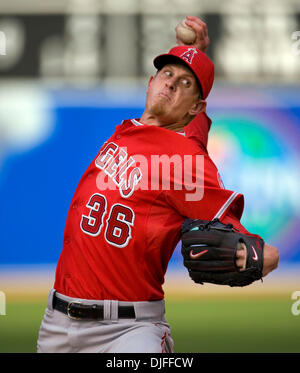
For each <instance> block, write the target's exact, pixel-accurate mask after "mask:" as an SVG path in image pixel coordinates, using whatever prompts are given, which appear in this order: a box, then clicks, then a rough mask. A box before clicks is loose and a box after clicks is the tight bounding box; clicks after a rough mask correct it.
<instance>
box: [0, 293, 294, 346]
mask: <svg viewBox="0 0 300 373" xmlns="http://www.w3.org/2000/svg"><path fill="white" fill-rule="evenodd" d="M46 297H47V296H45V297H44V298H43V299H42V300H41V299H40V298H36V299H34V298H33V299H31V300H30V301H29V300H27V301H25V300H23V301H20V300H19V301H17V300H15V299H14V300H12V299H11V300H10V299H9V297H8V299H7V304H6V316H0V352H35V351H36V340H37V334H38V330H39V326H40V322H41V319H42V317H43V313H44V309H45V302H46ZM166 316H167V319H168V321H169V323H170V325H171V328H172V335H173V339H174V342H175V352H300V315H299V316H294V315H293V314H292V312H291V300H290V299H289V298H288V297H283V296H278V297H277V296H268V297H255V296H251V297H249V298H248V299H246V298H245V297H241V298H240V297H231V298H230V297H229V298H225V297H219V298H218V297H217V296H214V297H213V296H210V297H204V298H203V299H200V300H199V299H193V298H192V297H191V298H188V297H186V299H175V298H174V297H173V298H172V297H170V298H167V300H166Z"/></svg>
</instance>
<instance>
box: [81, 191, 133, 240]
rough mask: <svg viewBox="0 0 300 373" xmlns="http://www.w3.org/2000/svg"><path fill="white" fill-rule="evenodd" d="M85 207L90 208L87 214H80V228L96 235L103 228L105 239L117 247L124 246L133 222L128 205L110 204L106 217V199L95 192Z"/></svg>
mask: <svg viewBox="0 0 300 373" xmlns="http://www.w3.org/2000/svg"><path fill="white" fill-rule="evenodd" d="M86 207H87V208H88V209H89V210H90V213H89V215H88V216H86V215H82V218H81V222H80V228H81V230H82V231H83V232H84V233H86V234H88V235H90V236H94V237H96V236H98V235H99V234H100V233H101V231H102V229H104V238H105V240H106V241H107V242H108V243H109V244H111V245H113V246H117V247H125V246H127V245H128V242H129V241H130V239H131V238H132V235H131V231H132V226H133V223H134V212H133V211H132V209H131V208H129V207H128V206H124V205H122V204H120V203H116V204H114V205H112V206H111V208H110V210H109V214H108V218H107V219H106V221H104V217H105V215H106V214H107V212H108V211H107V200H106V198H105V196H103V195H102V194H98V193H95V194H93V195H92V196H91V198H90V199H89V202H88V204H87V205H86Z"/></svg>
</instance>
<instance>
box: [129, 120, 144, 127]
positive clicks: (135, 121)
mask: <svg viewBox="0 0 300 373" xmlns="http://www.w3.org/2000/svg"><path fill="white" fill-rule="evenodd" d="M131 122H132V123H133V124H134V125H135V126H143V123H140V122H138V121H137V120H135V119H131Z"/></svg>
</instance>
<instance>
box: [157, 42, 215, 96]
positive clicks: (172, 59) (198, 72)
mask: <svg viewBox="0 0 300 373" xmlns="http://www.w3.org/2000/svg"><path fill="white" fill-rule="evenodd" d="M178 61H181V62H183V63H184V64H186V66H188V67H189V68H190V69H191V70H192V72H193V73H194V75H195V77H196V79H197V80H198V82H199V85H200V89H201V95H202V99H203V100H205V99H206V97H207V96H208V95H209V92H210V90H211V88H212V85H213V82H214V76H215V73H214V64H213V62H212V61H211V60H210V58H209V57H208V56H207V55H206V54H205V53H203V52H202V51H201V50H200V49H198V48H196V47H191V46H186V45H178V46H176V47H173V48H172V49H170V51H169V53H165V54H161V55H159V56H157V57H156V58H154V60H153V64H154V66H155V67H156V68H157V69H158V70H160V69H161V68H163V67H164V66H165V65H166V64H173V63H178Z"/></svg>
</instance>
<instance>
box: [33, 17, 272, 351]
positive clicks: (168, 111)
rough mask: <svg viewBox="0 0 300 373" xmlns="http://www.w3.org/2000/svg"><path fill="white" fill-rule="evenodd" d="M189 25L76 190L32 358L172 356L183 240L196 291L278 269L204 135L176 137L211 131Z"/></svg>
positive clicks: (204, 74)
mask: <svg viewBox="0 0 300 373" xmlns="http://www.w3.org/2000/svg"><path fill="white" fill-rule="evenodd" d="M190 25H191V26H194V29H195V31H196V34H197V38H196V41H195V43H196V44H194V45H178V46H176V47H174V48H172V49H171V50H170V51H169V52H168V53H166V54H162V55H159V56H157V57H156V58H155V59H154V61H153V63H154V66H155V67H156V69H157V72H156V74H155V75H153V76H151V77H150V79H149V82H148V86H147V97H146V103H145V110H144V112H143V114H142V116H141V117H140V118H134V119H126V120H124V121H123V122H122V123H119V124H117V126H116V129H115V132H114V134H113V135H112V136H111V137H110V138H109V139H107V141H106V142H105V143H104V144H103V145H101V146H100V147H99V152H98V154H96V155H95V158H94V159H93V160H92V162H91V164H90V166H89V167H88V168H87V170H86V171H85V173H84V174H83V176H82V178H81V180H80V182H79V184H78V186H77V189H76V191H75V194H74V196H73V199H72V202H71V206H70V209H69V212H68V216H67V220H66V225H65V232H64V238H63V248H62V252H61V255H60V258H59V261H58V264H57V269H56V276H55V283H54V285H53V288H52V289H51V290H50V293H49V296H48V302H47V309H46V311H45V315H44V319H43V321H42V324H41V328H40V332H39V338H38V352H98V353H108V352H111V353H121V352H134V353H139V352H140V353H141V352H148V353H158V352H173V340H172V336H171V331H170V326H169V324H168V322H167V320H166V319H165V303H164V293H163V289H162V285H163V283H164V275H165V273H166V270H167V266H168V262H169V260H170V258H171V256H172V253H173V251H174V249H175V247H176V245H177V244H178V242H179V241H180V239H182V253H183V258H184V265H185V266H186V268H187V269H188V273H189V275H190V277H191V278H192V280H194V281H195V282H197V283H201V284H203V283H205V282H211V283H215V284H222V285H230V286H245V285H248V284H250V283H252V282H253V281H255V280H258V279H260V278H261V277H263V276H265V275H266V274H267V273H269V272H270V271H271V270H273V269H274V268H276V266H277V262H278V251H277V249H276V248H274V247H272V246H269V245H267V244H265V243H264V241H263V240H262V238H261V237H259V236H257V235H252V234H250V233H249V232H247V231H246V230H245V228H243V227H242V225H241V223H240V218H241V216H242V212H243V203H244V199H243V196H242V195H241V194H239V193H238V192H233V191H230V190H226V189H224V188H223V186H222V184H221V183H220V179H219V177H218V170H217V168H216V166H215V164H214V163H213V161H212V160H211V159H210V157H209V155H208V154H207V151H206V146H205V139H204V140H203V141H201V142H200V143H201V144H202V145H201V144H199V142H197V141H194V140H195V139H193V138H188V137H187V136H185V135H184V129H185V128H187V127H186V126H187V125H188V124H189V123H190V122H191V121H192V120H195V121H196V122H195V126H197V123H198V124H199V123H200V122H201V121H204V122H205V123H206V124H207V123H209V119H208V118H207V117H206V116H205V108H206V98H207V97H208V95H209V92H210V90H211V88H212V85H213V80H214V65H213V63H212V61H211V60H210V59H209V58H208V57H207V55H206V54H205V53H204V52H203V51H201V50H200V49H199V48H198V47H197V46H199V44H197V43H198V42H197V40H198V39H201V40H203V37H202V36H201V35H200V31H199V30H200V29H201V30H202V31H201V32H203V27H205V26H203V24H202V22H201V21H200V20H199V19H198V18H196V17H190ZM199 35H200V36H199ZM197 118H198V119H197ZM208 127H209V125H207V127H206V128H207V129H206V132H208V129H209V128H208ZM190 128H191V127H190ZM191 132H192V133H195V131H194V132H193V131H191ZM204 137H205V136H204ZM199 145H200V146H199Z"/></svg>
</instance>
